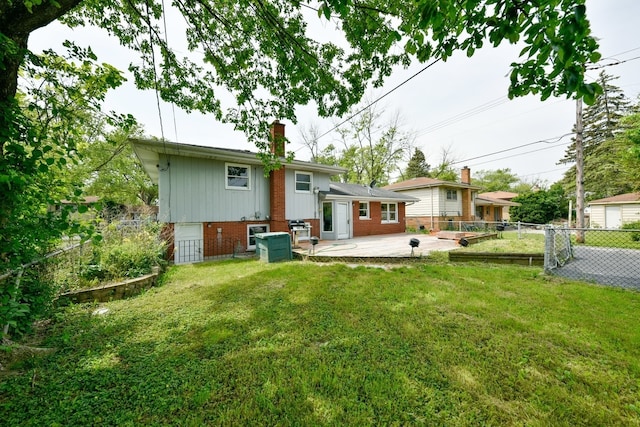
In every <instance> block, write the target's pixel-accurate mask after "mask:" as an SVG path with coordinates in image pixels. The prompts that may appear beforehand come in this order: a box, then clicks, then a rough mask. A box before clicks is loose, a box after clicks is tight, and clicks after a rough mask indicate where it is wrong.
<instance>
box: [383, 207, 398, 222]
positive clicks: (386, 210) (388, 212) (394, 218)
mask: <svg viewBox="0 0 640 427" xmlns="http://www.w3.org/2000/svg"><path fill="white" fill-rule="evenodd" d="M380 207H381V209H382V219H381V222H398V204H397V203H381V204H380Z"/></svg>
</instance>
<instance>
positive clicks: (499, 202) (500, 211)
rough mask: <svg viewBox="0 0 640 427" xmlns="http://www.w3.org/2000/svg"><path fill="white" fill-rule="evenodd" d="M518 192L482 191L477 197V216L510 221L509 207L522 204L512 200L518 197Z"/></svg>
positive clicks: (490, 219) (484, 218) (489, 219)
mask: <svg viewBox="0 0 640 427" xmlns="http://www.w3.org/2000/svg"><path fill="white" fill-rule="evenodd" d="M517 196H518V193H511V192H509V191H490V192H487V193H480V194H478V196H477V197H476V217H477V218H479V219H481V220H483V221H496V222H500V221H509V219H510V218H511V217H510V215H509V208H510V207H511V206H520V204H519V203H515V202H512V201H511V199H513V198H514V197H517Z"/></svg>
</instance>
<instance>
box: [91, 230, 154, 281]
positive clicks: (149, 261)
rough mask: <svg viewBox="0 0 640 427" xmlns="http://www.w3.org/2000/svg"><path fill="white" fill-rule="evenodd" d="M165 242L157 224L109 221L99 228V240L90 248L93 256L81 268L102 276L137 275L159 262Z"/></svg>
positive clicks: (149, 270)
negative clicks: (100, 238) (100, 237)
mask: <svg viewBox="0 0 640 427" xmlns="http://www.w3.org/2000/svg"><path fill="white" fill-rule="evenodd" d="M164 251H165V242H163V241H162V240H161V239H160V226H159V225H158V224H154V223H148V224H144V225H143V226H141V227H136V226H123V225H122V224H121V223H112V224H110V225H109V226H108V227H107V228H106V229H105V230H104V231H103V240H102V242H100V243H99V244H98V245H97V246H96V247H95V249H94V259H93V261H92V263H91V264H89V265H88V266H86V267H87V268H86V269H85V272H86V273H87V274H89V275H93V276H94V277H97V278H100V279H104V280H114V279H121V278H131V277H138V276H141V275H143V274H148V273H150V272H151V269H152V268H153V267H154V266H156V265H160V264H161V263H163V255H164Z"/></svg>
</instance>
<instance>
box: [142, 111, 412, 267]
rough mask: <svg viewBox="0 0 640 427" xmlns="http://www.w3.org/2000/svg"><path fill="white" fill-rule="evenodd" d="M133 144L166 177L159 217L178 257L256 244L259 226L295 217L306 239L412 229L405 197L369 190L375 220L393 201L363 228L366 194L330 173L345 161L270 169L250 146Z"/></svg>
mask: <svg viewBox="0 0 640 427" xmlns="http://www.w3.org/2000/svg"><path fill="white" fill-rule="evenodd" d="M131 144H132V146H133V149H134V151H135V153H136V155H137V156H138V158H139V159H140V161H141V162H142V165H143V166H144V168H145V170H146V171H147V173H148V174H149V176H150V177H151V179H152V181H154V182H155V183H158V191H159V212H158V220H159V221H161V222H164V223H166V224H167V227H166V231H167V232H168V233H169V235H170V236H171V237H173V239H174V247H175V250H176V253H175V254H174V260H175V261H176V262H186V261H198V260H200V259H203V258H207V257H212V256H217V255H222V254H229V253H237V252H244V251H247V250H253V249H255V244H256V241H255V235H256V234H258V233H262V232H269V231H271V232H274V231H285V232H289V231H290V228H289V221H290V220H301V222H303V223H304V224H305V225H306V227H304V229H303V230H301V231H300V233H299V234H298V237H299V239H300V240H303V239H305V238H306V239H308V238H309V237H310V236H319V237H320V238H321V239H338V238H350V237H353V236H356V235H362V234H360V233H363V234H377V233H388V232H396V228H394V226H393V224H396V222H397V223H398V224H400V227H399V228H398V229H399V230H400V231H404V223H403V222H404V217H403V216H402V214H403V213H404V212H403V211H404V205H403V201H401V200H399V201H397V202H395V203H397V204H396V205H392V203H394V202H392V201H391V199H390V198H389V197H388V196H387V195H386V192H385V196H384V197H383V198H381V199H376V198H375V197H370V198H361V200H362V201H364V202H368V203H369V204H370V216H371V219H370V220H369V222H370V223H371V224H374V221H375V220H374V218H378V217H376V216H375V215H378V213H375V214H374V212H378V211H379V210H380V208H381V206H386V208H387V209H388V212H387V213H386V217H385V218H386V220H384V221H383V220H380V221H379V222H377V223H376V224H375V225H372V226H371V227H370V229H369V231H370V232H369V233H366V232H363V231H362V230H363V229H364V227H362V226H361V225H359V223H361V222H364V221H365V220H364V219H361V218H360V217H359V214H358V213H357V212H358V208H359V201H360V199H358V198H355V197H353V195H352V196H350V197H342V196H344V195H338V194H333V193H332V191H333V190H332V185H333V184H332V183H331V182H330V178H331V176H334V175H338V174H340V173H344V172H345V169H343V168H340V167H335V166H327V165H321V164H317V163H311V162H304V161H296V160H294V161H292V162H290V163H287V162H286V161H285V160H284V158H283V159H282V163H283V166H282V167H281V168H280V169H278V170H275V171H272V172H271V173H270V174H269V176H268V177H265V175H264V168H263V165H262V162H261V160H260V159H259V158H258V157H257V155H256V153H254V152H250V151H244V150H233V149H226V148H214V147H203V146H196V145H186V144H177V143H170V142H162V141H150V140H131ZM271 152H272V153H275V154H277V155H279V156H281V157H282V156H284V124H282V123H279V122H278V121H276V122H274V123H273V124H272V126H271ZM404 199H406V198H404ZM404 199H402V200H404ZM349 203H351V206H352V208H351V209H349V205H348V204H349ZM354 203H355V204H357V206H356V205H354ZM385 203H386V205H385ZM345 208H346V212H345ZM375 209H377V210H375ZM393 209H397V211H396V213H395V221H396V222H394V221H393V218H394V214H393V212H392V210H393ZM354 212H356V214H354ZM356 216H357V217H356ZM391 230H393V231H391Z"/></svg>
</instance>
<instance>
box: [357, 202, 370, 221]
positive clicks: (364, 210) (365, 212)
mask: <svg viewBox="0 0 640 427" xmlns="http://www.w3.org/2000/svg"><path fill="white" fill-rule="evenodd" d="M359 212H360V214H359V215H360V219H369V202H360V209H359Z"/></svg>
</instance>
